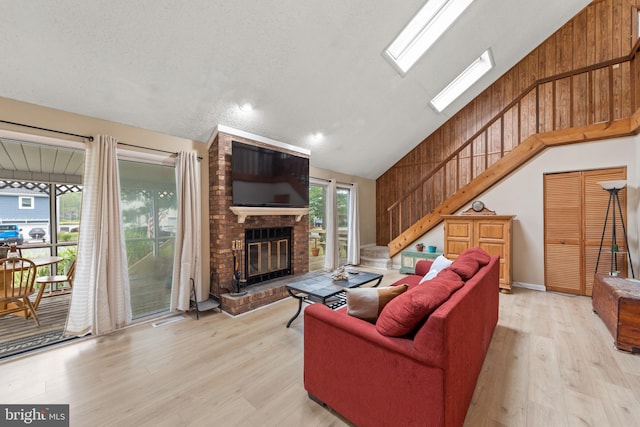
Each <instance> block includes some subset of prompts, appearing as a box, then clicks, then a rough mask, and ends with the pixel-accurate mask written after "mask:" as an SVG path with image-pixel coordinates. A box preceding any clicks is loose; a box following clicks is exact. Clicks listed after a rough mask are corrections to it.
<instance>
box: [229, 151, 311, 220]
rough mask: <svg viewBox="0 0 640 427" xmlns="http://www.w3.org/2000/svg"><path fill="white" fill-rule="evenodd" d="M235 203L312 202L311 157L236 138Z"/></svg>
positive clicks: (286, 204) (302, 204)
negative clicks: (242, 141)
mask: <svg viewBox="0 0 640 427" xmlns="http://www.w3.org/2000/svg"><path fill="white" fill-rule="evenodd" d="M231 186H232V204H233V205H234V206H264V207H281V208H282V207H287V208H300V207H308V206H309V159H308V158H306V157H303V156H296V155H293V154H290V153H285V152H281V151H276V150H271V149H269V148H265V147H260V146H256V145H250V144H244V143H241V142H238V141H232V146H231Z"/></svg>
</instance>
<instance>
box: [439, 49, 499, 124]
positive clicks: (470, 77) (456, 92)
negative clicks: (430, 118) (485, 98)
mask: <svg viewBox="0 0 640 427" xmlns="http://www.w3.org/2000/svg"><path fill="white" fill-rule="evenodd" d="M492 68H493V58H492V57H491V49H487V50H486V51H485V52H484V53H483V54H482V55H480V57H479V58H477V59H476V60H475V61H473V62H472V63H471V65H469V66H468V67H467V68H466V69H465V70H464V71H463V72H462V73H460V75H459V76H458V77H456V78H455V79H454V80H453V81H452V82H451V83H449V84H448V85H447V87H445V88H444V89H442V90H441V91H440V93H439V94H437V95H436V96H435V97H434V98H433V99H432V100H431V105H432V106H433V108H435V109H436V110H437V111H438V112H441V111H442V110H444V109H445V108H447V107H448V106H449V104H451V103H452V102H453V101H455V100H456V98H458V97H459V96H460V95H462V94H463V93H464V92H465V91H466V90H467V89H469V88H470V87H471V86H472V85H473V84H474V83H475V82H477V81H478V80H480V78H481V77H482V76H484V75H485V74H487V72H488V71H489V70H490V69H492Z"/></svg>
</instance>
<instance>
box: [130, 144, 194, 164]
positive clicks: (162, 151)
mask: <svg viewBox="0 0 640 427" xmlns="http://www.w3.org/2000/svg"><path fill="white" fill-rule="evenodd" d="M118 145H126V146H127V147H135V148H142V149H143V150H151V151H158V152H160V153H167V154H171V155H173V156H177V155H178V153H176V152H175V151H167V150H160V149H159V148H151V147H143V146H141V145H135V144H127V143H126V142H118ZM198 160H202V156H198Z"/></svg>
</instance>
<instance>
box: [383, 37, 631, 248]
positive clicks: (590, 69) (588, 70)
mask: <svg viewBox="0 0 640 427" xmlns="http://www.w3.org/2000/svg"><path fill="white" fill-rule="evenodd" d="M639 51H640V39H639V40H637V41H636V43H635V44H634V46H633V48H632V50H631V53H629V54H628V55H625V56H623V57H619V58H615V59H611V60H608V61H604V62H601V63H598V64H593V65H589V66H585V67H581V68H578V69H575V70H572V71H567V72H563V73H559V74H556V75H554V76H550V77H545V78H541V79H538V80H536V81H535V82H533V83H532V84H531V85H529V86H528V87H527V88H526V89H525V90H524V91H523V92H522V93H521V94H520V95H519V96H518V97H516V98H515V99H514V100H512V101H511V102H509V104H507V105H506V106H505V107H503V108H502V109H501V110H500V111H499V112H497V113H496V114H495V115H494V117H492V118H491V119H490V120H489V121H487V123H485V124H484V125H483V126H482V127H481V128H480V129H478V130H477V131H476V132H475V133H474V134H473V135H472V136H471V137H469V138H468V139H467V140H466V141H465V142H464V143H463V144H461V145H460V146H459V147H458V148H457V149H456V150H454V151H453V152H452V153H451V154H449V155H448V156H447V157H446V158H445V159H443V160H442V161H441V162H440V163H439V164H438V165H436V166H435V167H434V168H433V169H431V170H430V171H429V172H428V173H427V174H425V175H424V176H423V177H422V178H421V179H420V180H419V181H418V182H417V183H416V184H415V185H413V186H412V187H411V188H410V189H409V190H408V191H406V192H405V193H404V194H403V195H402V196H401V197H399V198H398V199H397V200H396V201H395V202H394V203H392V204H391V205H390V206H389V207H388V208H387V212H388V215H389V241H393V240H394V238H395V237H396V236H399V235H400V234H402V233H403V231H404V230H406V229H407V228H408V227H409V226H410V224H406V226H405V225H404V224H403V206H402V205H403V203H404V202H405V201H406V200H407V199H409V198H410V197H412V196H414V194H416V191H418V190H419V189H420V190H421V189H422V187H423V186H424V185H425V183H427V182H428V181H429V180H430V179H432V178H433V177H434V176H436V175H437V174H439V173H441V172H443V171H444V172H446V170H447V167H448V165H449V164H450V163H451V162H452V161H454V160H455V161H456V165H455V167H456V170H457V172H456V177H455V191H458V190H459V189H460V188H461V186H460V172H459V171H460V154H461V153H462V152H463V151H464V150H466V149H467V148H469V147H470V150H472V152H471V154H470V156H469V162H470V164H469V166H470V169H471V170H472V171H473V166H474V163H473V162H474V158H475V155H474V153H473V144H474V142H475V141H476V140H477V139H478V138H479V137H481V136H482V135H485V139H484V144H485V149H484V159H483V160H484V168H483V170H486V169H487V168H488V167H489V166H490V165H489V150H488V142H489V135H488V132H489V129H490V128H491V127H492V126H493V125H495V124H496V123H497V122H498V120H500V121H501V123H500V136H499V139H500V152H499V156H498V158H502V157H504V156H505V155H506V154H508V152H507V153H505V139H504V138H505V137H504V122H505V115H506V114H507V113H509V112H510V111H512V109H513V108H514V107H516V106H517V109H518V125H517V128H518V134H517V137H516V144H515V146H517V145H519V144H520V143H521V142H522V140H523V139H522V138H523V135H522V132H521V108H522V101H523V99H525V98H526V97H527V96H529V95H530V94H531V93H532V92H533V91H534V90H535V92H536V93H535V102H536V106H535V132H534V133H533V134H539V133H540V125H541V124H540V116H541V111H540V88H541V87H542V86H543V85H546V84H549V83H551V84H552V92H553V95H554V96H553V102H552V106H551V109H552V117H553V119H552V125H551V129H553V130H555V129H557V128H558V124H557V123H556V116H557V114H556V110H557V106H556V103H555V98H556V97H555V93H556V83H557V82H558V81H560V80H563V79H570V80H569V81H570V84H571V85H573V77H576V76H579V75H584V74H586V75H587V81H588V83H587V84H588V87H589V96H588V100H587V105H588V108H589V113H588V118H587V123H594V122H595V109H594V108H593V102H594V99H593V96H592V95H591V93H590V91H591V90H592V89H593V73H594V72H595V71H596V70H601V69H607V68H608V70H609V79H608V80H609V81H608V86H609V87H608V95H609V97H608V102H609V106H608V107H609V108H608V116H609V117H608V121H609V122H611V121H612V120H613V118H614V105H613V94H614V80H613V72H612V70H613V67H614V66H615V65H618V64H623V63H625V62H630V61H632V60H633V59H634V58H635V57H636V55H637V54H638V52H639ZM570 92H571V94H570V96H571V102H570V104H571V106H570V108H571V109H572V108H573V89H571V90H570ZM573 125H574V124H573V117H571V118H570V123H569V126H570V127H573ZM524 139H526V136H525V137H524ZM494 154H497V153H494ZM445 176H446V174H445ZM473 178H475V176H474V174H473V172H472V176H471V179H473ZM446 193H447V192H446V182H443V188H442V194H443V200H444V199H446V197H447V196H446ZM418 197H419V199H420V200H421V205H424V198H423V196H422V191H420V192H419V195H418ZM443 200H441V201H443ZM441 201H440V202H441ZM430 203H431V205H430V207H429V208H423V209H418V210H417V211H416V213H417V214H419V215H420V216H424V215H426V214H427V213H429V212H430V211H431V210H432V209H430V208H431V206H437V205H438V204H439V201H437V200H433V198H432V200H431V201H430ZM395 211H397V212H396V213H397V218H398V220H397V230H396V233H395V236H394V228H396V227H394V222H393V218H394V212H395ZM413 214H414V206H413V203H409V216H410V218H413Z"/></svg>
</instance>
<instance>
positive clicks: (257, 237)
mask: <svg viewBox="0 0 640 427" xmlns="http://www.w3.org/2000/svg"><path fill="white" fill-rule="evenodd" d="M292 232H293V228H292V227H272V228H250V229H247V230H245V232H244V250H245V252H244V253H245V259H244V277H245V278H246V281H247V286H248V285H252V284H255V283H260V282H264V281H265V280H271V279H276V278H278V277H283V276H289V275H291V246H292V245H291V235H292Z"/></svg>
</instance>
